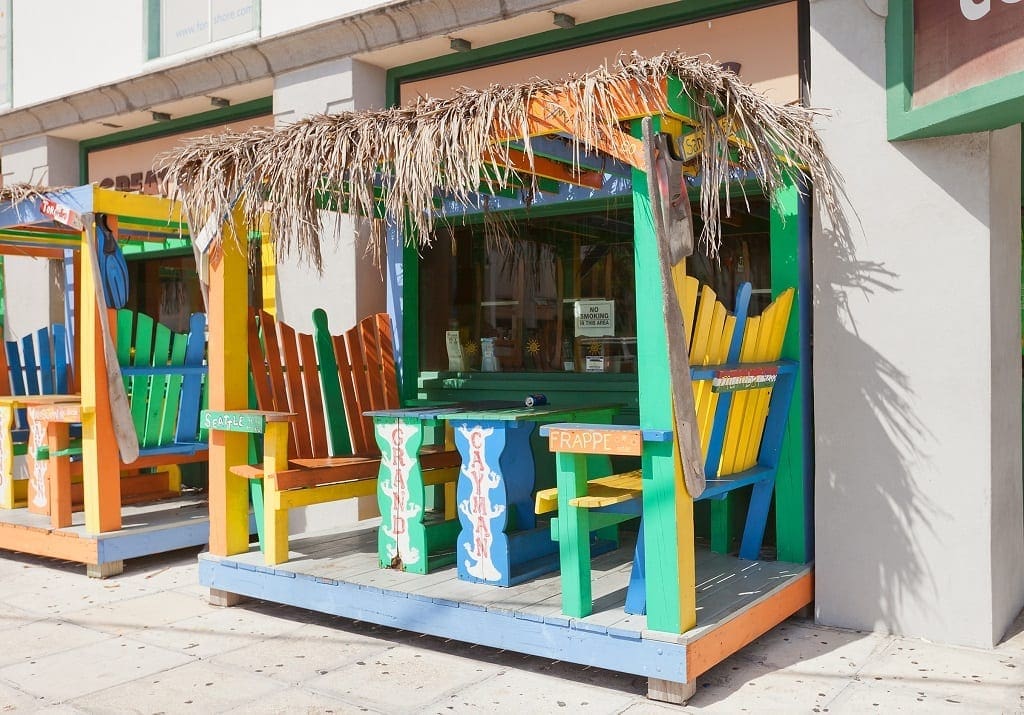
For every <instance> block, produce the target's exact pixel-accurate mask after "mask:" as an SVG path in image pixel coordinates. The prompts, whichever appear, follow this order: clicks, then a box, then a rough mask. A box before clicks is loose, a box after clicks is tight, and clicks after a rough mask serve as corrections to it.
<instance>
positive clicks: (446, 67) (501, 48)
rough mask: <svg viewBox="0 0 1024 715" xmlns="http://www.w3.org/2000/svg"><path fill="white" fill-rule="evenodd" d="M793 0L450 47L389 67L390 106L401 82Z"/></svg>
mask: <svg viewBox="0 0 1024 715" xmlns="http://www.w3.org/2000/svg"><path fill="white" fill-rule="evenodd" d="M790 1H791V0H687V2H673V3H668V4H666V5H659V6H658V7H652V8H647V9H644V10H637V11H635V12H629V13H623V14H621V15H614V16H612V17H606V18H603V19H600V20H594V21H593V22H586V23H582V24H579V25H576V26H575V27H571V28H567V29H558V30H549V31H548V32H541V33H538V34H536V35H529V36H527V37H520V38H517V39H515V40H508V41H506V42H499V43H497V44H494V45H488V46H487V47H481V48H479V49H476V50H470V51H469V52H453V53H452V54H450V55H442V56H440V57H435V58H432V59H429V60H423V61H422V62H414V63H412V64H408V65H403V66H401V67H395V68H393V69H390V70H388V95H387V102H388V105H389V106H392V105H394V104H397V103H398V87H399V86H400V85H401V83H402V82H406V81H409V80H412V79H424V78H426V77H438V76H441V75H446V74H452V73H454V72H459V71H462V70H465V69H470V68H477V67H485V66H487V65H494V64H501V63H503V62H508V61H510V60H517V59H523V58H525V57H533V56H536V55H544V54H549V53H551V52H557V51H560V50H568V49H572V48H574V47H582V46H583V45H591V44H594V43H597V42H604V41H606V40H614V39H616V38H618V37H629V36H631V35H638V34H641V33H644V32H650V31H652V30H660V29H663V28H666V27H673V26H675V25H683V24H686V23H690V22H696V21H698V20H703V19H707V18H711V17H721V16H722V15H731V14H734V13H737V12H741V11H746V10H751V9H755V8H760V7H770V6H772V5H782V4H785V3H787V2H790Z"/></svg>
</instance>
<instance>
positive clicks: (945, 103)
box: [885, 0, 1024, 141]
mask: <svg viewBox="0 0 1024 715" xmlns="http://www.w3.org/2000/svg"><path fill="white" fill-rule="evenodd" d="M885 75H886V85H887V87H886V107H887V113H888V135H889V140H890V141H897V140H901V139H923V138H925V137H938V136H947V135H950V134H967V133H970V132H982V131H990V130H993V129H1001V128H1003V127H1008V126H1010V125H1011V124H1017V123H1019V122H1020V120H1021V117H1024V72H1017V73H1015V74H1012V75H1008V76H1006V77H1001V78H999V79H996V80H993V81H991V82H986V83H985V84H981V85H978V86H977V87H971V88H970V89H966V90H964V91H962V92H958V93H957V94H954V95H952V96H950V97H946V98H944V99H939V100H936V101H934V102H931V103H929V104H927V105H925V106H923V107H914V106H913V91H914V7H913V3H912V2H910V0H905V1H904V2H898V3H893V2H891V3H889V17H888V19H887V20H886V23H885Z"/></svg>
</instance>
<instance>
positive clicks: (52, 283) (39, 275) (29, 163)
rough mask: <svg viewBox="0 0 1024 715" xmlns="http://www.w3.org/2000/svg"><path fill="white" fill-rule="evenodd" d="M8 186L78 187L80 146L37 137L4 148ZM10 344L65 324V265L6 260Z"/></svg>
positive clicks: (6, 319)
mask: <svg viewBox="0 0 1024 715" xmlns="http://www.w3.org/2000/svg"><path fill="white" fill-rule="evenodd" d="M0 154H2V157H3V180H4V184H8V185H10V184H13V183H16V182H26V183H31V184H37V185H42V186H77V185H78V184H79V171H78V161H79V159H78V142H75V141H72V140H70V139H60V138H58V137H48V136H36V137H32V138H29V139H24V140H22V141H17V142H12V143H10V144H6V145H4V146H3V147H0ZM4 267H5V268H4V293H5V298H6V301H7V302H6V315H5V317H4V334H5V337H6V339H8V340H12V339H15V338H20V337H22V336H24V335H26V334H28V333H30V332H33V331H36V330H38V329H39V328H41V327H42V326H44V325H46V324H48V323H52V322H61V323H63V322H64V277H63V276H64V272H63V268H62V266H61V264H60V262H59V261H52V260H48V259H43V258H24V257H19V256H6V257H5V258H4Z"/></svg>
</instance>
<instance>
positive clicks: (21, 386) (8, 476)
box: [0, 323, 81, 509]
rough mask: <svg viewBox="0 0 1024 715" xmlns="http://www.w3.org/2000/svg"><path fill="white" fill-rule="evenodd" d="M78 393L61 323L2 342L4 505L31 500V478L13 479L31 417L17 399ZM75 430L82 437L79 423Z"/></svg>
mask: <svg viewBox="0 0 1024 715" xmlns="http://www.w3.org/2000/svg"><path fill="white" fill-rule="evenodd" d="M75 392H77V388H76V386H75V380H74V374H73V370H72V365H71V359H70V356H69V355H68V349H67V332H66V330H65V328H64V326H63V325H61V324H60V323H57V324H54V325H52V326H47V327H43V328H40V329H39V330H37V331H35V332H34V333H30V334H28V335H26V336H24V337H23V338H22V339H21V340H8V341H5V342H4V349H3V350H0V508H5V509H13V508H15V507H20V506H25V504H26V499H27V481H26V480H24V479H19V480H15V479H14V458H15V457H16V456H21V455H25V454H26V453H27V451H28V417H27V415H26V410H25V408H24V407H23V406H21V403H20V402H19V400H18V399H17V398H18V397H26V396H35V395H64V394H73V393H75ZM74 432H75V433H76V434H75V435H74V436H76V437H77V436H79V435H80V433H81V428H80V427H79V428H76V429H75V430H74Z"/></svg>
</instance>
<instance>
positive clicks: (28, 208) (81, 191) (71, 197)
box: [0, 186, 93, 229]
mask: <svg viewBox="0 0 1024 715" xmlns="http://www.w3.org/2000/svg"><path fill="white" fill-rule="evenodd" d="M45 195H46V197H47V198H49V199H52V200H53V201H56V202H57V203H59V204H63V205H65V206H67V207H68V208H70V209H72V210H74V211H76V212H77V213H79V214H83V213H86V212H87V211H92V197H93V188H92V186H77V187H75V188H73V189H62V190H60V191H51V192H48V193H47V194H45ZM37 224H43V225H49V226H57V224H55V223H54V222H53V219H51V218H50V217H49V216H44V215H43V214H42V213H40V211H39V201H38V200H35V199H32V200H27V201H19V202H17V203H12V202H10V201H5V202H4V203H2V204H0V229H3V228H13V227H14V226H32V225H37Z"/></svg>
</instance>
